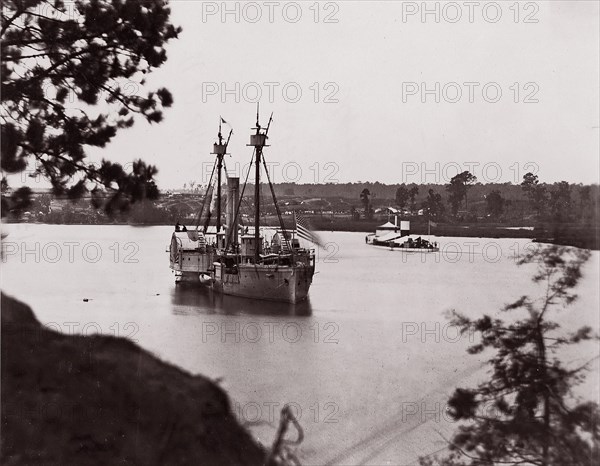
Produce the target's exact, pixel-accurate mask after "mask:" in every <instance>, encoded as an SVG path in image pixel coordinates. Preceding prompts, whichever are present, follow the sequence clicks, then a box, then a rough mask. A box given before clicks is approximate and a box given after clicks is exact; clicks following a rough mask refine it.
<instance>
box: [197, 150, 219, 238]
mask: <svg viewBox="0 0 600 466" xmlns="http://www.w3.org/2000/svg"><path fill="white" fill-rule="evenodd" d="M216 168H217V162H216V161H215V163H214V165H213V169H212V173H211V174H210V180H209V181H208V185H207V188H206V193H205V194H204V200H203V201H202V207H201V209H200V212H198V215H197V216H196V220H195V221H194V223H195V224H196V231H197V230H198V227H199V226H200V219H201V218H202V214H203V213H204V206H205V205H206V200H207V198H208V196H207V194H208V191H209V190H210V186H211V185H212V180H213V177H214V175H215V169H216ZM209 208H210V206H209Z"/></svg>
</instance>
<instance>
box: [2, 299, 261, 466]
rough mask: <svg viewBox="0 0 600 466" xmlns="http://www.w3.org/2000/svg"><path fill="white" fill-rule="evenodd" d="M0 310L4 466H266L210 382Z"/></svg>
mask: <svg viewBox="0 0 600 466" xmlns="http://www.w3.org/2000/svg"><path fill="white" fill-rule="evenodd" d="M1 305H2V342H1V345H2V374H1V377H2V379H1V382H2V386H1V388H2V449H1V453H0V457H1V461H0V462H1V463H2V464H4V465H7V466H9V465H17V464H45V465H63V464H86V465H104V464H122V465H134V464H144V465H157V466H158V465H162V464H171V465H187V464H224V465H227V464H230V465H258V464H263V463H264V461H265V451H264V450H263V449H262V448H261V447H260V446H259V445H258V444H256V443H255V442H254V441H253V440H252V438H251V437H250V435H249V434H248V433H247V432H246V430H245V429H243V428H242V427H241V426H240V425H239V424H238V422H237V421H236V419H235V418H234V415H233V413H232V410H231V406H230V402H229V398H228V396H227V395H226V394H225V392H224V391H223V390H222V389H221V388H220V387H219V386H218V385H216V384H215V383H214V382H213V381H211V380H210V379H208V378H206V377H203V376H200V375H191V374H189V373H188V372H185V371H183V370H181V369H179V368H178V367H175V366H172V365H170V364H167V363H164V362H162V361H160V360H159V359H158V358H156V357H154V356H153V355H152V354H150V353H148V352H147V351H145V350H143V349H141V348H140V347H139V346H137V345H136V344H134V343H132V342H131V341H129V340H126V339H122V338H116V337H110V336H100V335H92V336H70V335H64V334H62V333H57V332H54V331H51V330H49V329H47V328H46V327H44V326H42V325H41V324H40V322H39V321H38V320H37V319H36V317H35V315H34V313H33V311H32V310H31V309H30V308H29V307H28V306H26V305H25V304H23V303H21V302H19V301H17V300H15V299H13V298H11V297H8V296H5V295H4V294H2V302H1Z"/></svg>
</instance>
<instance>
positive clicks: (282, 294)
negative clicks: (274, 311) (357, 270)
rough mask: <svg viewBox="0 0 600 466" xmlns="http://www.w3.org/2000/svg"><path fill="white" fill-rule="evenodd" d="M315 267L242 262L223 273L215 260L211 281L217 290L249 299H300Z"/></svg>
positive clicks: (293, 301)
mask: <svg viewBox="0 0 600 466" xmlns="http://www.w3.org/2000/svg"><path fill="white" fill-rule="evenodd" d="M313 274H314V268H312V267H310V266H296V267H276V266H266V265H256V266H255V265H253V264H243V265H242V264H241V265H240V266H239V267H238V269H237V273H226V271H225V269H224V268H222V267H221V265H220V264H215V276H214V279H213V283H212V285H211V287H212V289H213V290H214V291H215V292H217V293H222V294H225V295H230V296H239V297H243V298H251V299H263V300H268V301H281V302H287V303H293V304H295V303H299V302H302V301H304V300H305V299H306V298H307V297H308V291H309V288H310V285H311V283H312V278H313Z"/></svg>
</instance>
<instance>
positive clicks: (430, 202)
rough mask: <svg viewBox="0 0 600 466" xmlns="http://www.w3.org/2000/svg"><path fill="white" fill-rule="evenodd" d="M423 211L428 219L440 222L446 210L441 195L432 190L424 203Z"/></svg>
mask: <svg viewBox="0 0 600 466" xmlns="http://www.w3.org/2000/svg"><path fill="white" fill-rule="evenodd" d="M423 210H424V213H425V215H426V216H427V218H428V219H434V220H439V218H440V217H441V216H442V215H443V214H444V210H445V207H444V203H443V201H442V196H441V194H438V193H436V192H435V191H434V190H433V189H430V190H429V193H428V194H427V199H426V200H425V202H424V203H423Z"/></svg>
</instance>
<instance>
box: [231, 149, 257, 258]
mask: <svg viewBox="0 0 600 466" xmlns="http://www.w3.org/2000/svg"><path fill="white" fill-rule="evenodd" d="M255 153H256V148H255V149H254V152H252V158H251V159H250V165H252V162H253V161H254V155H255ZM251 171H252V170H248V173H246V179H245V180H244V186H242V192H241V194H240V200H239V201H238V205H237V208H236V209H235V216H234V217H233V218H234V222H233V223H235V220H237V219H238V215H239V213H240V207H241V206H242V199H244V191H246V184H247V183H248V176H249V175H250V172H251ZM232 234H233V225H231V226H230V227H229V231H228V232H227V242H226V243H225V250H226V251H227V249H228V248H229V243H231V236H232Z"/></svg>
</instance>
